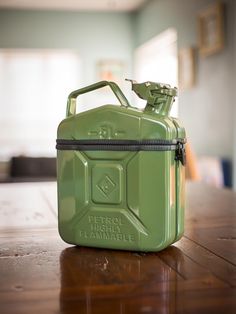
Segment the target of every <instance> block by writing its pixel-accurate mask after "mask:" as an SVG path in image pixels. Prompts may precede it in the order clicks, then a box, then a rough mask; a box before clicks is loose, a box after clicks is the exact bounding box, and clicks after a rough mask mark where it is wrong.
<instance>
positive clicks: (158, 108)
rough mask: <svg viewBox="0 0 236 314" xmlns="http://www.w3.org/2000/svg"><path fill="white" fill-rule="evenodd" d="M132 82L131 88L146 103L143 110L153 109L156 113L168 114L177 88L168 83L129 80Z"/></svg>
mask: <svg viewBox="0 0 236 314" xmlns="http://www.w3.org/2000/svg"><path fill="white" fill-rule="evenodd" d="M126 80H127V81H130V82H131V84H132V90H133V91H134V92H135V93H136V94H137V95H138V96H139V97H140V98H141V99H144V100H147V105H146V107H145V109H144V111H153V112H156V113H158V114H162V115H168V114H169V112H170V109H171V106H172V104H173V102H174V98H175V97H176V96H177V88H176V87H173V88H172V87H171V86H170V85H169V84H162V83H155V82H150V81H147V82H144V83H137V82H136V81H135V80H129V79H126Z"/></svg>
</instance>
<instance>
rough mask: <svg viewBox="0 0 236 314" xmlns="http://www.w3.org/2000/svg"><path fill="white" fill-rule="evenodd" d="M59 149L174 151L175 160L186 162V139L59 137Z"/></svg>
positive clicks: (57, 147)
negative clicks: (75, 138)
mask: <svg viewBox="0 0 236 314" xmlns="http://www.w3.org/2000/svg"><path fill="white" fill-rule="evenodd" d="M56 142H57V145H56V149H57V150H81V151H174V150H175V160H176V161H180V162H181V163H182V164H183V165H185V163H186V156H185V148H184V144H185V143H186V140H185V139H174V140H158V139H157V140H155V139H148V140H113V139H111V140H107V139H88V140H65V139H57V141H56Z"/></svg>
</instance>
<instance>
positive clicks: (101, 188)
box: [58, 151, 176, 251]
mask: <svg viewBox="0 0 236 314" xmlns="http://www.w3.org/2000/svg"><path fill="white" fill-rule="evenodd" d="M172 155H173V154H172V153H171V152H128V151H126V152H93V151H90V152H88V151H87V152H79V151H58V195H59V230H60V234H61V236H62V238H63V239H64V240H65V241H66V242H69V243H72V244H79V245H85V246H95V247H106V248H117V249H127V250H144V251H145V250H154V251H155V250H158V249H159V248H162V247H164V246H166V245H167V243H168V244H169V243H171V241H172V240H173V239H174V237H175V224H176V221H175V219H176V215H175V206H176V205H175V200H173V199H171V197H170V195H171V194H174V193H172V192H171V187H172V184H171V179H170V169H171V163H173V162H174V161H173V160H172V159H173V156H172ZM172 166H173V165H172Z"/></svg>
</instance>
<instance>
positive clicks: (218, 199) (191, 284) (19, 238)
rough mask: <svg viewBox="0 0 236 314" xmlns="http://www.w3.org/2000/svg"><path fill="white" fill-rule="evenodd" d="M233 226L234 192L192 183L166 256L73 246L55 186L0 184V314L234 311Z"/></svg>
mask: <svg viewBox="0 0 236 314" xmlns="http://www.w3.org/2000/svg"><path fill="white" fill-rule="evenodd" d="M235 223H236V194H235V193H233V192H231V191H229V190H219V189H215V188H211V187H208V186H206V185H202V184H196V183H195V184H193V183H192V184H188V186H187V210H186V229H185V236H184V237H183V238H182V239H181V240H180V241H179V242H177V243H176V244H175V245H172V246H170V247H169V248H167V249H166V250H164V251H162V252H159V253H136V252H125V251H113V250H103V249H94V248H85V247H73V246H69V245H67V244H66V243H63V241H62V240H60V238H59V235H58V233H57V228H56V185H55V183H34V184H33V183H31V184H26V183H24V184H23V183H22V184H3V185H0V243H1V245H0V313H1V314H3V313H42V314H44V313H45V314H46V313H86V314H91V313H103V314H104V313H112V314H115V313H119V314H123V313H163V314H164V313H165V314H167V313H168V314H169V313H198V314H199V313H224V314H226V313H236V290H235V286H236V267H235V263H236V245H235V242H236V241H235V240H236V234H235Z"/></svg>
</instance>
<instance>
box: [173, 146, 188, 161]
mask: <svg viewBox="0 0 236 314" xmlns="http://www.w3.org/2000/svg"><path fill="white" fill-rule="evenodd" d="M175 160H179V161H180V162H181V163H182V165H183V166H185V165H186V151H185V148H184V144H182V143H180V142H178V143H177V149H176V151H175Z"/></svg>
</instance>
